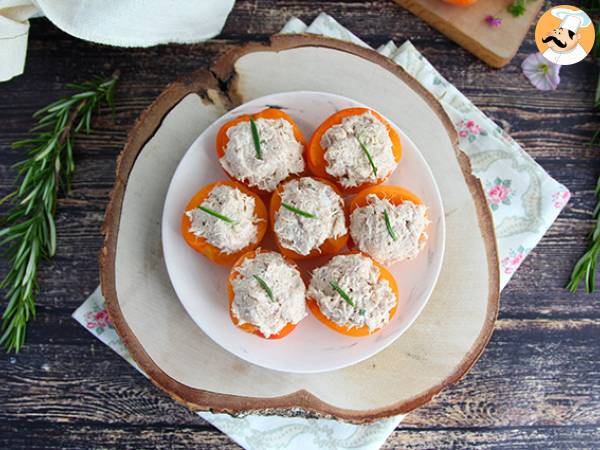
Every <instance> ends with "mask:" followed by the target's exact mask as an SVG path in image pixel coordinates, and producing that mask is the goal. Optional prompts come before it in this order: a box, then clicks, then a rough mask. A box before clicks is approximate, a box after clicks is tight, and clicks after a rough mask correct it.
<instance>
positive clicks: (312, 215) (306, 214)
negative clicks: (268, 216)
mask: <svg viewBox="0 0 600 450" xmlns="http://www.w3.org/2000/svg"><path fill="white" fill-rule="evenodd" d="M281 206H283V207H284V208H285V209H289V210H290V211H291V212H293V213H296V214H298V215H299V216H303V217H308V218H309V219H316V218H317V216H315V215H314V214H311V213H309V212H306V211H302V210H301V209H298V208H295V207H293V206H292V205H290V204H288V203H282V204H281Z"/></svg>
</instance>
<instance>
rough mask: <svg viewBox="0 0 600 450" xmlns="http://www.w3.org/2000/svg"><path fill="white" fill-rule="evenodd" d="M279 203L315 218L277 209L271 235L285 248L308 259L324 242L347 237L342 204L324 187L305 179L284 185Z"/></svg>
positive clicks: (341, 201) (328, 187)
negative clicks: (273, 233)
mask: <svg viewBox="0 0 600 450" xmlns="http://www.w3.org/2000/svg"><path fill="white" fill-rule="evenodd" d="M281 202H282V203H286V204H288V205H291V206H293V207H295V208H298V209H299V210H301V211H305V212H308V213H310V214H313V215H315V216H316V218H310V217H304V216H302V215H300V214H297V213H295V212H293V211H290V210H289V209H286V208H285V207H283V206H281V207H280V208H279V211H278V212H277V214H276V216H275V233H276V234H277V237H278V239H279V242H280V243H281V245H282V246H283V247H285V248H288V249H290V250H293V251H295V252H296V253H299V254H301V255H308V254H309V253H310V252H311V251H312V250H313V249H316V248H318V247H319V246H320V245H321V244H323V242H325V240H326V239H329V238H338V237H340V236H343V235H344V234H346V233H347V229H346V219H345V216H344V206H343V200H342V198H341V197H340V196H339V195H338V194H337V193H336V192H335V190H333V188H332V187H331V186H329V185H327V184H325V183H322V182H320V181H317V180H315V179H313V178H309V177H305V178H300V179H298V180H292V181H288V182H287V183H286V184H285V186H284V188H283V190H282V192H281Z"/></svg>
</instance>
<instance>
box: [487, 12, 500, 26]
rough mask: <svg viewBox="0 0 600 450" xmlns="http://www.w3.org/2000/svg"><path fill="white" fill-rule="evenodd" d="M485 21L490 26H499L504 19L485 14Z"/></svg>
mask: <svg viewBox="0 0 600 450" xmlns="http://www.w3.org/2000/svg"><path fill="white" fill-rule="evenodd" d="M485 21H486V22H487V23H488V25H489V26H490V27H494V28H498V27H499V26H500V25H502V19H501V18H500V17H494V16H492V15H487V16H485Z"/></svg>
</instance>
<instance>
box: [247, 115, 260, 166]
mask: <svg viewBox="0 0 600 450" xmlns="http://www.w3.org/2000/svg"><path fill="white" fill-rule="evenodd" d="M250 129H251V130H252V139H253V140H254V149H255V150H256V157H257V158H258V159H260V160H262V159H263V155H262V149H261V147H260V135H259V134H258V127H257V126H256V122H254V119H253V118H252V117H250Z"/></svg>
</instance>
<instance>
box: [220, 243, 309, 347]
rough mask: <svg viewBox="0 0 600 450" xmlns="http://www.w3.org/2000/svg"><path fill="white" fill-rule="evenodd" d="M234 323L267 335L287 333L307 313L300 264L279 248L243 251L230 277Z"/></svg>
mask: <svg viewBox="0 0 600 450" xmlns="http://www.w3.org/2000/svg"><path fill="white" fill-rule="evenodd" d="M228 293H229V316H230V317H231V321H232V322H233V324H234V325H236V326H237V327H239V328H241V329H242V330H244V331H246V332H248V333H252V334H255V335H257V336H259V337H262V338H265V339H280V338H282V337H284V336H287V335H288V334H289V333H291V332H292V330H293V329H294V328H295V327H296V324H297V323H298V322H300V321H301V320H302V319H303V318H304V317H305V316H306V302H305V295H306V286H305V285H304V281H303V280H302V277H301V275H300V271H299V270H298V268H297V267H296V265H295V264H294V263H293V262H291V261H289V260H287V259H286V258H284V257H283V256H282V255H280V254H279V253H276V252H269V251H259V250H254V251H251V252H248V253H246V254H244V255H242V256H241V257H240V258H239V260H238V261H237V262H236V263H235V264H234V266H233V268H232V269H231V272H230V274H229V279H228Z"/></svg>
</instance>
